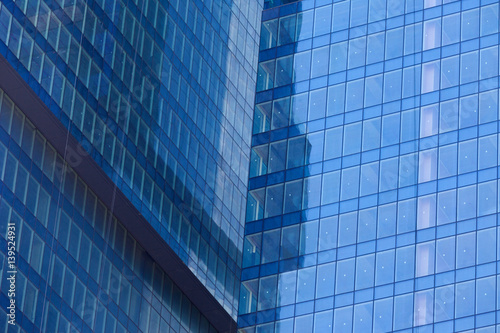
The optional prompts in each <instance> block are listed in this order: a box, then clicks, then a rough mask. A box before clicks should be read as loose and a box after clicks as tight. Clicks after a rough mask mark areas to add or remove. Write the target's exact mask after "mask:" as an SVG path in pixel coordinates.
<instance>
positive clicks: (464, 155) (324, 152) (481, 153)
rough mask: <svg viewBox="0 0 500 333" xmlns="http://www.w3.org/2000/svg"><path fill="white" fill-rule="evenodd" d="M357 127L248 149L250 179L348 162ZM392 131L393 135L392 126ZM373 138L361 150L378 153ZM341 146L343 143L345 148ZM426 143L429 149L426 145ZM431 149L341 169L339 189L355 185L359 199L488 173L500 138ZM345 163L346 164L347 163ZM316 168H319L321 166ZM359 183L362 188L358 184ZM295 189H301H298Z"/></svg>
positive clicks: (355, 150) (353, 150)
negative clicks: (418, 185)
mask: <svg viewBox="0 0 500 333" xmlns="http://www.w3.org/2000/svg"><path fill="white" fill-rule="evenodd" d="M398 120H399V119H398ZM357 124H358V125H360V126H346V127H345V128H344V133H342V128H341V127H338V128H334V129H332V130H328V131H325V132H317V133H315V134H309V135H307V136H298V137H295V138H292V139H288V140H281V141H276V142H272V143H271V144H270V145H262V146H257V147H254V148H252V161H251V163H252V164H251V173H250V177H255V176H261V175H265V174H268V173H269V174H270V173H275V172H280V171H283V170H285V169H288V170H289V171H288V173H289V174H290V176H292V173H293V171H294V170H290V169H294V168H297V167H301V166H304V165H309V164H313V163H317V162H322V161H328V160H331V159H332V158H339V157H342V156H344V159H347V157H345V156H346V155H350V154H355V153H359V152H360V146H361V141H362V140H361V128H360V127H361V123H357ZM373 124H375V125H379V126H380V122H378V123H377V122H367V124H365V126H369V130H373V129H374V128H373V127H372V126H371V125H373ZM355 125H356V124H355ZM384 125H387V124H384ZM494 125H496V124H494ZM365 128H366V127H365ZM495 128H496V126H495ZM391 130H392V131H393V130H394V127H392V128H391ZM375 139H376V140H377V141H378V140H379V139H380V134H379V133H376V132H375V133H369V135H365V136H363V148H365V149H366V147H367V146H371V147H370V148H372V149H375V148H378V144H377V141H375V142H373V141H370V140H375ZM342 141H343V142H344V145H343V148H342ZM413 143H414V144H413V145H412V146H413V151H415V150H417V147H418V146H417V142H413ZM426 143H427V144H429V142H426ZM431 143H432V144H429V146H431V147H432V146H436V144H437V142H435V141H433V142H431ZM429 146H427V147H425V146H424V147H422V148H423V149H425V150H421V151H420V152H414V153H410V154H404V155H401V156H399V158H398V157H393V158H389V159H387V157H390V156H385V157H384V156H382V158H383V159H381V160H380V161H375V162H371V161H369V162H363V164H362V165H361V166H355V167H353V168H349V169H348V167H350V166H352V164H351V165H344V170H343V171H342V182H341V184H342V183H345V184H347V183H353V182H356V184H358V185H356V186H354V187H351V188H350V191H351V192H350V193H356V194H357V193H358V190H359V195H368V194H373V193H375V192H377V190H379V191H386V190H391V189H395V188H396V187H404V186H409V185H414V184H416V183H424V182H428V181H433V180H436V179H442V178H447V177H450V176H456V175H457V174H458V175H462V174H466V173H469V172H473V171H476V170H483V169H488V168H491V167H494V166H496V165H497V160H498V154H497V150H498V148H497V147H498V138H497V135H496V134H493V135H488V136H482V137H479V138H478V139H471V140H465V141H461V142H459V143H453V144H449V145H442V146H440V147H439V148H432V149H428V148H429ZM397 150H398V149H396V151H397ZM402 153H403V152H402ZM343 154H345V155H343ZM375 156H376V157H378V156H379V154H378V151H376V154H375ZM354 160H356V159H354ZM398 161H399V165H398ZM345 162H346V163H347V160H346V161H345ZM370 162H371V163H370ZM328 163H329V162H324V165H325V166H326V165H328ZM352 163H353V164H359V157H358V159H357V163H355V162H352ZM339 164H340V163H337V165H338V166H340V165H339ZM319 166H320V167H319V168H320V169H321V164H319ZM297 170H299V169H297ZM314 170H316V171H313V174H314V173H317V165H316V166H315V169H314ZM330 170H331V169H330ZM330 170H324V172H325V173H326V172H327V171H330ZM360 172H361V177H360V179H358V180H356V179H355V178H356V177H359V176H360ZM296 174H300V175H301V174H302V173H301V172H298V173H296ZM398 175H399V179H398ZM339 176H340V172H339V171H336V172H335V173H332V174H331V177H332V179H333V178H335V179H337V178H339ZM276 177H277V178H273V179H276V180H271V179H269V183H271V182H275V183H276V182H282V181H283V180H281V181H279V179H280V176H276ZM292 177H293V176H292ZM389 177H393V179H388V178H389ZM281 178H283V177H281ZM312 180H313V179H311V181H312ZM360 182H361V185H360V184H359V183H360ZM353 184H354V183H353ZM299 187H300V188H302V186H299ZM358 187H360V188H358ZM346 189H347V188H346ZM318 190H319V188H318ZM348 196H349V195H347V196H346V195H342V198H343V199H348ZM309 199H310V198H309ZM325 199H326V198H325ZM341 200H342V199H341Z"/></svg>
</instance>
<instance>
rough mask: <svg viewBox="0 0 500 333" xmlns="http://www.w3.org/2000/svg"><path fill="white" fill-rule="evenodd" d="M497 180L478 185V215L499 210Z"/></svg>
mask: <svg viewBox="0 0 500 333" xmlns="http://www.w3.org/2000/svg"><path fill="white" fill-rule="evenodd" d="M496 187H497V186H496V181H490V182H486V183H480V184H478V186H477V192H478V193H477V215H478V216H484V215H489V214H493V213H496V211H497V188H496Z"/></svg>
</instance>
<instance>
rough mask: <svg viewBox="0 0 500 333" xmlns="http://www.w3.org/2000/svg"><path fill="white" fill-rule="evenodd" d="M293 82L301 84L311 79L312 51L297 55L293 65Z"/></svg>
mask: <svg viewBox="0 0 500 333" xmlns="http://www.w3.org/2000/svg"><path fill="white" fill-rule="evenodd" d="M293 70H294V72H293V73H294V74H293V81H294V82H300V81H303V80H307V79H309V75H310V72H311V51H305V52H301V53H296V54H295V55H294V63H293Z"/></svg>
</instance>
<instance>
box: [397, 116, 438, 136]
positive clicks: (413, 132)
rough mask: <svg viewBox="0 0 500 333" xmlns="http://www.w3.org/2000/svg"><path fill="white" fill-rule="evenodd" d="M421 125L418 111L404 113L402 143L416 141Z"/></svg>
mask: <svg viewBox="0 0 500 333" xmlns="http://www.w3.org/2000/svg"><path fill="white" fill-rule="evenodd" d="M419 123H420V121H419V110H418V109H413V110H408V111H403V112H402V113H401V142H405V141H410V140H415V139H417V138H418V135H419ZM422 130H425V129H422ZM431 133H432V132H431ZM431 133H429V134H431Z"/></svg>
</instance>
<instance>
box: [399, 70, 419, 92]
mask: <svg viewBox="0 0 500 333" xmlns="http://www.w3.org/2000/svg"><path fill="white" fill-rule="evenodd" d="M420 72H421V66H420V65H417V66H413V67H406V68H404V69H403V98H405V97H410V96H415V95H418V94H420V78H421V75H420Z"/></svg>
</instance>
